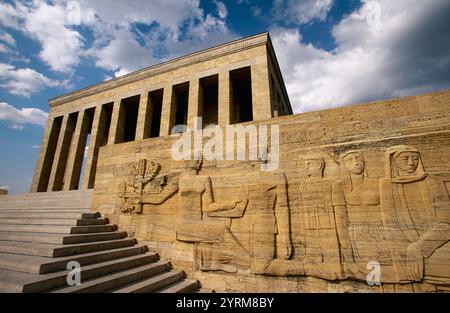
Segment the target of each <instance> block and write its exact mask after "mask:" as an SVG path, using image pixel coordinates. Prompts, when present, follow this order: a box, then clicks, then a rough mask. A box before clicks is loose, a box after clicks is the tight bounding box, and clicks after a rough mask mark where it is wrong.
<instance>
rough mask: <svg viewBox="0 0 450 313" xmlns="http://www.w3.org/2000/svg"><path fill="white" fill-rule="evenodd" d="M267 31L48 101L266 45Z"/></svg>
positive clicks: (61, 100) (53, 102) (67, 99)
mask: <svg viewBox="0 0 450 313" xmlns="http://www.w3.org/2000/svg"><path fill="white" fill-rule="evenodd" d="M268 36H269V33H268V32H264V33H261V34H257V35H254V36H250V37H246V38H242V39H238V40H235V41H232V42H229V43H226V44H222V45H218V46H215V47H212V48H208V49H204V50H201V51H197V52H194V53H191V54H188V55H185V56H182V57H179V58H176V59H173V60H170V61H167V62H163V63H159V64H155V65H152V66H150V67H147V68H144V69H141V70H138V71H135V72H132V73H129V74H126V75H123V76H120V77H117V78H113V79H110V80H107V81H104V82H101V83H98V84H95V85H92V86H89V87H86V88H83V89H79V90H76V91H73V92H70V93H67V94H65V95H62V96H59V97H56V98H53V99H50V100H49V101H48V103H49V105H50V106H51V107H53V106H58V105H61V104H65V103H68V102H71V101H75V100H77V99H80V98H84V97H88V96H91V95H94V94H97V93H100V92H104V91H107V90H110V89H113V88H117V87H120V86H124V85H127V84H130V83H134V82H136V81H139V80H143V79H146V78H149V77H152V76H156V75H160V74H162V73H166V72H170V71H174V70H176V69H178V68H181V67H186V66H189V65H192V64H196V63H200V62H204V61H208V60H211V59H215V58H217V57H221V56H225V55H228V54H232V53H236V52H240V51H242V50H247V49H250V48H254V47H258V46H262V45H266V44H267V43H268V40H269V37H268Z"/></svg>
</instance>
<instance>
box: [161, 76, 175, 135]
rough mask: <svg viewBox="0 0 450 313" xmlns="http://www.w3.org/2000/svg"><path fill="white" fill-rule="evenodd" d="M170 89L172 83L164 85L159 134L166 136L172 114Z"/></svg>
mask: <svg viewBox="0 0 450 313" xmlns="http://www.w3.org/2000/svg"><path fill="white" fill-rule="evenodd" d="M172 89H173V87H172V85H166V86H165V87H164V95H163V103H162V109H161V127H160V131H159V136H167V135H169V134H170V121H171V119H172V117H173V115H174V112H172V111H173V110H172V97H173V92H172Z"/></svg>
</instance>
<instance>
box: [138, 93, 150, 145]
mask: <svg viewBox="0 0 450 313" xmlns="http://www.w3.org/2000/svg"><path fill="white" fill-rule="evenodd" d="M139 99H140V100H139V112H138V118H137V125H136V136H135V140H142V139H144V138H148V137H150V129H151V125H150V123H151V112H150V109H151V103H150V101H149V99H148V92H144V93H142V94H141V96H140V98H139Z"/></svg>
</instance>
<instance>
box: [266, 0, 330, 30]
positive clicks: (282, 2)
mask: <svg viewBox="0 0 450 313" xmlns="http://www.w3.org/2000/svg"><path fill="white" fill-rule="evenodd" d="M332 5H333V0H274V1H273V7H272V15H273V18H274V19H275V20H276V21H283V22H290V23H296V24H307V23H309V22H311V21H313V20H314V19H318V20H320V21H323V20H325V19H326V17H327V14H328V12H329V11H330V9H331V7H332Z"/></svg>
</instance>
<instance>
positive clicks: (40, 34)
mask: <svg viewBox="0 0 450 313" xmlns="http://www.w3.org/2000/svg"><path fill="white" fill-rule="evenodd" d="M0 11H3V13H2V16H3V18H4V19H3V20H2V22H0V23H3V25H4V26H5V27H10V28H15V29H16V30H18V31H21V32H23V33H24V34H25V35H26V36H28V37H30V38H32V39H34V40H37V41H38V42H39V43H40V45H41V51H40V52H39V57H40V59H41V60H42V61H44V62H45V63H47V64H48V65H49V66H50V68H51V69H52V70H54V71H57V72H63V73H70V72H71V71H72V69H73V67H74V66H76V65H78V63H79V55H80V52H81V51H82V48H83V45H84V40H83V37H82V36H81V35H80V33H79V32H77V31H75V30H73V29H71V28H70V25H69V22H68V20H67V13H68V12H67V10H66V6H65V5H64V4H63V3H59V2H55V3H53V4H48V3H46V2H45V1H38V0H35V1H32V2H20V1H17V2H16V3H15V5H14V6H13V5H12V4H9V3H2V4H0Z"/></svg>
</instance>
